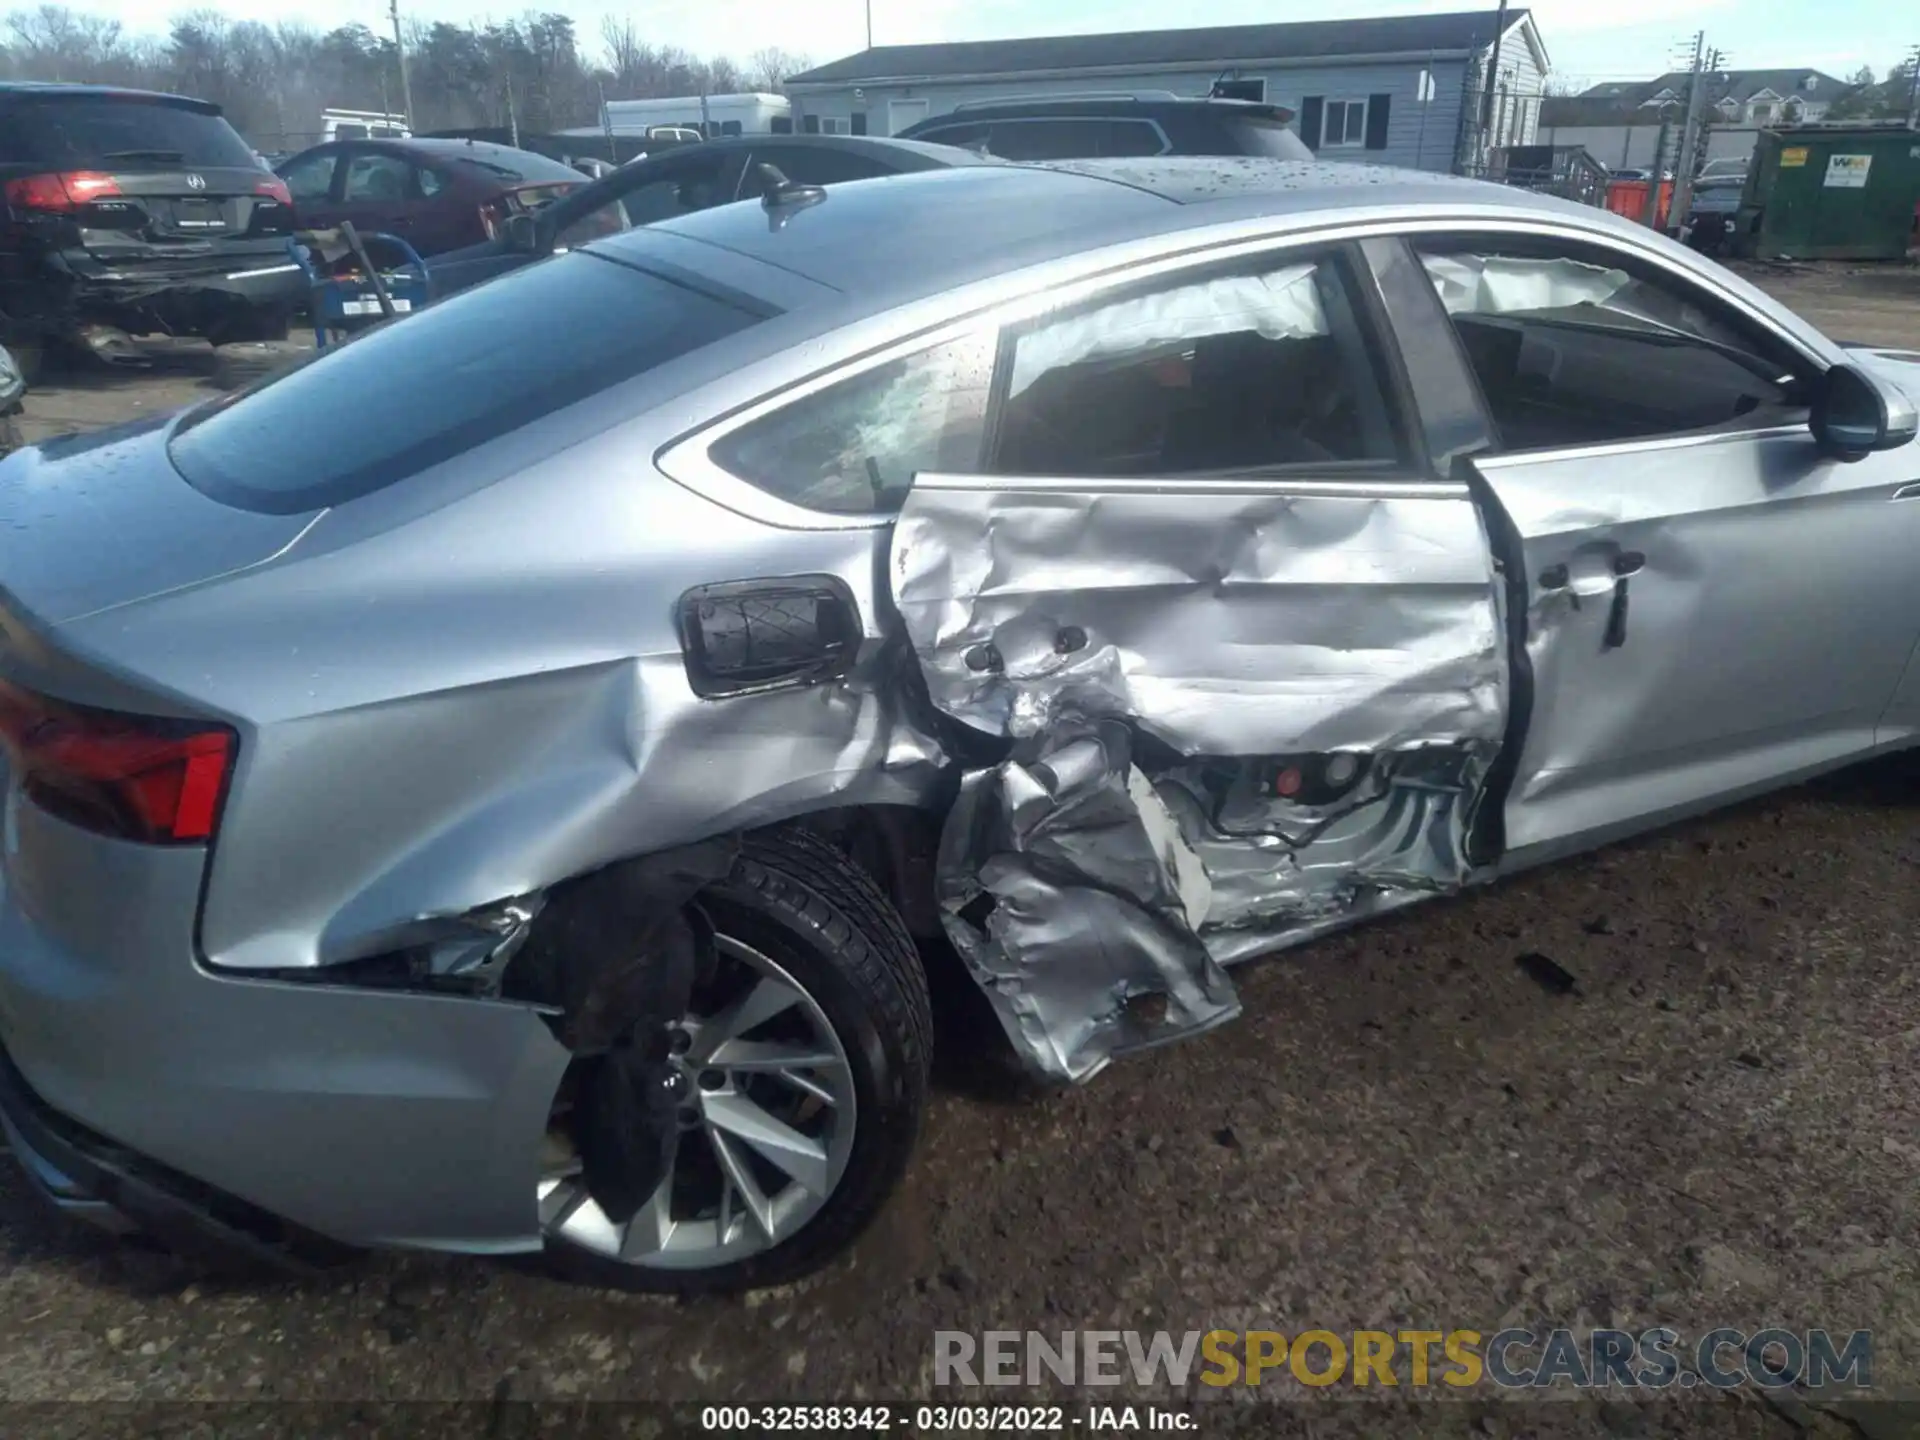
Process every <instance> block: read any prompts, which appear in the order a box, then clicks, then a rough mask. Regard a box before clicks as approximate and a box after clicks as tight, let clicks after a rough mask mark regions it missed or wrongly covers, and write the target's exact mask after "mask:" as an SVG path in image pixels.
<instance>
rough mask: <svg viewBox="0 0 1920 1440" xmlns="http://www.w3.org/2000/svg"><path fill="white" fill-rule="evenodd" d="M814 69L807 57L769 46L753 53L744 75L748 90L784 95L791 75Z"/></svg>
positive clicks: (776, 46)
mask: <svg viewBox="0 0 1920 1440" xmlns="http://www.w3.org/2000/svg"><path fill="white" fill-rule="evenodd" d="M812 68H813V61H811V60H809V59H808V58H807V57H806V56H804V55H795V54H793V53H792V52H791V51H788V50H782V49H781V48H780V47H779V46H778V45H768V46H766V47H764V48H762V49H759V50H756V51H754V52H753V55H752V56H751V57H750V58H749V59H748V61H747V68H746V70H745V72H744V73H745V77H746V82H747V86H748V88H750V89H752V90H754V91H757V92H761V93H770V94H774V95H783V94H785V93H786V85H787V77H788V76H789V75H798V74H799V73H800V72H801V71H802V70H811V69H812Z"/></svg>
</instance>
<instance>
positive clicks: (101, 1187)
mask: <svg viewBox="0 0 1920 1440" xmlns="http://www.w3.org/2000/svg"><path fill="white" fill-rule="evenodd" d="M0 1131H4V1133H5V1135H6V1139H7V1146H8V1149H10V1150H11V1151H12V1152H13V1157H14V1159H15V1161H16V1162H18V1164H19V1166H20V1168H21V1169H22V1170H24V1171H25V1172H26V1174H27V1178H28V1179H29V1180H30V1181H31V1182H32V1183H33V1186H34V1188H35V1189H36V1190H38V1191H39V1192H40V1194H41V1195H42V1196H43V1197H44V1198H45V1199H46V1200H47V1201H49V1202H50V1203H51V1204H52V1205H54V1206H55V1207H56V1208H57V1209H59V1210H61V1211H63V1212H65V1213H66V1214H68V1215H70V1216H72V1217H74V1218H75V1219H79V1220H84V1221H86V1222H87V1223H89V1224H91V1225H95V1226H97V1227H99V1228H100V1229H102V1230H105V1231H108V1232H109V1233H112V1234H126V1233H129V1232H131V1231H136V1230H138V1231H145V1232H146V1233H148V1234H151V1235H155V1236H158V1237H159V1238H161V1239H163V1240H165V1241H167V1242H168V1243H169V1244H170V1245H172V1246H173V1247H174V1248H175V1249H177V1250H181V1251H186V1252H190V1253H198V1254H204V1255H209V1256H212V1257H217V1258H219V1259H222V1260H232V1261H239V1262H241V1263H243V1264H246V1265H249V1266H256V1267H265V1268H271V1269H276V1270H289V1271H294V1272H296V1273H298V1272H303V1271H306V1270H309V1269H311V1268H312V1265H313V1262H315V1261H317V1260H319V1259H322V1258H323V1252H322V1250H321V1248H320V1247H319V1246H316V1245H314V1244H313V1243H311V1242H310V1241H309V1239H308V1237H306V1236H304V1235H301V1234H298V1233H297V1232H294V1231H292V1230H290V1229H289V1227H287V1226H286V1225H284V1224H283V1223H282V1222H281V1221H279V1220H278V1219H277V1218H276V1217H274V1216H271V1215H268V1214H266V1213H265V1212H264V1211H260V1210H257V1209H255V1208H254V1207H253V1206H250V1205H248V1204H246V1203H245V1202H244V1201H240V1200H236V1199H234V1198H233V1197H232V1196H229V1195H222V1194H220V1193H219V1192H217V1191H214V1190H212V1189H210V1188H209V1187H207V1186H204V1185H199V1184H196V1183H195V1182H194V1181H192V1180H190V1179H188V1178H187V1177H185V1176H182V1175H175V1174H171V1173H169V1172H167V1171H166V1170H164V1169H163V1168H162V1167H159V1166H156V1165H154V1164H152V1163H151V1162H150V1161H146V1160H143V1159H141V1158H140V1157H138V1156H135V1155H133V1154H131V1153H130V1152H128V1151H126V1150H124V1149H122V1148H121V1147H119V1146H117V1145H115V1144H113V1142H112V1141H110V1140H106V1139H104V1138H102V1137H100V1136H98V1135H94V1134H91V1133H90V1132H88V1131H87V1130H86V1129H85V1128H84V1127H82V1126H79V1125H76V1124H74V1123H73V1122H72V1121H71V1120H69V1119H67V1118H66V1117H65V1116H63V1115H60V1114H58V1113H57V1112H55V1111H53V1110H51V1109H49V1108H48V1107H47V1106H46V1105H45V1103H44V1102H42V1101H41V1099H40V1097H39V1096H37V1095H35V1094H34V1093H33V1091H32V1089H31V1088H30V1087H29V1086H28V1085H27V1082H26V1080H25V1078H24V1077H23V1076H22V1075H21V1074H20V1071H19V1070H18V1069H17V1068H16V1067H15V1065H14V1064H13V1061H12V1060H11V1059H10V1058H8V1056H7V1054H6V1052H5V1051H0Z"/></svg>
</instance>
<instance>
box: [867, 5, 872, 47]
mask: <svg viewBox="0 0 1920 1440" xmlns="http://www.w3.org/2000/svg"><path fill="white" fill-rule="evenodd" d="M867 49H869V50H871V49H873V0H867Z"/></svg>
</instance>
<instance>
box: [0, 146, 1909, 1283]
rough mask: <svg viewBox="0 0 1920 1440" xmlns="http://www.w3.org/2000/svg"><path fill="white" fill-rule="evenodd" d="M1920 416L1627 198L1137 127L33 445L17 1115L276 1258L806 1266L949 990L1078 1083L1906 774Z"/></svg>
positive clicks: (1892, 372) (17, 918) (907, 1127)
mask: <svg viewBox="0 0 1920 1440" xmlns="http://www.w3.org/2000/svg"><path fill="white" fill-rule="evenodd" d="M1915 394H1920V356H1916V355H1912V354H1902V353H1895V352H1889V351H1873V350H1868V349H1862V348H1857V347H1844V346H1841V345H1838V344H1836V343H1834V342H1833V341H1832V340H1829V339H1827V338H1826V337H1825V336H1823V335H1821V334H1819V333H1818V332H1816V331H1815V330H1813V329H1812V328H1811V327H1809V326H1808V325H1807V324H1805V323H1804V322H1802V321H1800V320H1799V319H1796V318H1795V317H1794V316H1793V315H1791V314H1789V313H1787V312H1785V311H1784V310H1782V309H1781V308H1780V307H1779V306H1777V305H1775V304H1773V303H1772V302H1771V301H1769V300H1768V299H1767V298H1765V297H1764V296H1762V295H1761V294H1759V293H1758V292H1757V291H1755V290H1754V289H1753V288H1751V287H1750V286H1748V285H1746V284H1744V283H1743V282H1741V281H1740V280H1738V279H1736V278H1735V277H1733V276H1732V275H1729V274H1728V273H1726V272H1725V271H1722V270H1720V269H1718V268H1716V267H1715V266H1713V265H1712V264H1710V263H1708V262H1706V261H1704V260H1702V259H1700V258H1699V257H1698V256H1695V255H1693V254H1690V253H1689V252H1687V251H1685V250H1683V249H1681V248H1680V247H1678V246H1676V245H1673V244H1670V243H1668V242H1666V241H1665V240H1662V239H1660V238H1658V237H1656V236H1654V235H1652V234H1650V233H1649V232H1647V231H1645V230H1643V229H1639V228H1636V227H1634V226H1631V225H1629V224H1626V223H1624V222H1621V221H1618V220H1616V218H1615V217H1613V216H1610V215H1607V214H1604V213H1602V212H1599V211H1596V210H1589V209H1578V208H1573V207H1568V206H1562V205H1559V204H1556V203H1554V202H1551V201H1547V200H1543V199H1540V198H1538V197H1535V196H1532V195H1528V194H1526V193H1523V192H1520V191H1516V190H1506V189H1499V188H1490V187H1483V186H1478V185H1473V184H1469V183H1465V182H1458V181H1449V180H1443V179H1438V178H1434V177H1428V176H1418V175H1405V174H1397V173H1394V172H1389V171H1380V170H1371V169H1367V168H1364V167H1358V166H1334V167H1324V168H1322V167H1316V166H1312V165H1289V164H1284V163H1279V162H1263V161H1240V160H1196V161H1192V162H1184V161H1159V160H1156V161H1114V162H1087V163H1071V164H1058V165H1052V166H1047V167H1036V166H1017V165H1010V166H983V167H969V168H958V169H952V170H943V171H936V172H932V173H927V174H918V175H908V176H900V177H894V178H888V179H880V180H872V181H865V182H860V183H855V184H849V185H845V186H841V187H837V188H834V189H832V190H830V191H820V190H816V189H805V188H801V187H796V186H791V185H789V186H785V187H780V188H776V189H775V191H774V192H773V193H772V194H771V195H769V196H768V198H767V199H766V200H765V201H764V202H757V203H746V204H738V205H733V206H728V207H725V208H722V209H718V210H712V211H707V212H704V213H699V214H693V215H688V216H685V217H683V218H680V219H677V220H673V221H670V222H667V223H664V224H660V225H656V226H653V227H651V228H648V229H643V230H635V231H631V232H628V233H626V234H622V235H620V236H617V237H612V238H609V239H608V240H606V241H604V242H601V243H598V244H596V245H594V246H592V247H590V248H588V249H586V250H582V251H577V252H574V253H570V254H566V255H562V256H558V257H556V258H554V259H552V260H550V261H548V262H546V263H544V264H541V265H538V266H535V267H532V268H530V269H528V270H526V271H524V272H522V273H520V274H517V275H514V276H512V277H510V278H508V279H505V280H502V281H500V282H498V283H495V284H491V285H487V286H482V287H479V288H477V289H475V290H473V291H471V292H469V293H465V294H462V295H458V296H455V297H453V298H452V299H450V300H448V301H447V302H446V303H444V304H442V305H439V306H436V307H434V308H432V309H430V310H428V311H426V312H424V313H422V314H420V315H418V316H416V317H414V318H411V319H409V320H407V321H405V322H404V323H401V324H398V325H394V326H390V327H388V328H385V329H381V330H377V331H375V332H373V333H370V334H368V335H366V336H364V337H363V338H361V339H359V340H357V341H355V342H354V343H352V344H349V345H347V346H345V347H343V348H341V349H339V350H336V351H333V352H330V353H327V354H324V355H322V356H320V357H319V358H317V359H315V360H313V361H311V362H310V363H308V364H306V365H304V366H302V367H300V368H298V369H295V370H293V371H291V372H289V373H286V374H283V375H280V376H278V377H276V378H272V379H269V380H267V381H265V382H263V383H261V384H259V385H258V386H256V387H254V388H253V389H252V390H251V391H249V392H243V393H240V394H238V395H236V396H232V397H228V398H223V399H219V400H215V401H212V402H210V403H208V404H205V405H202V406H199V407H197V408H195V409H192V410H189V411H187V412H186V413H184V414H183V415H180V416H178V417H176V418H172V419H166V420H154V421H150V422H145V423H141V424H138V425H135V426H132V427H130V428H126V429H121V430H117V431H111V432H104V433H98V434H93V435H88V436H84V437H77V438H71V439H65V440H59V441H54V442H49V443H45V444H42V445H40V446H38V447H34V448H29V449H27V450H24V451H22V452H20V453H19V454H17V455H15V456H13V457H11V458H10V459H9V460H7V461H6V463H5V465H4V466H0V511H3V512H4V519H5V522H6V523H5V525H4V526H0V587H4V594H3V595H0V632H3V638H0V733H3V734H4V740H5V745H6V764H7V779H6V810H5V841H4V855H3V860H4V866H3V870H0V876H3V879H0V886H3V888H0V1048H3V1049H4V1058H3V1059H0V1113H4V1116H5V1120H6V1130H7V1135H8V1139H9V1140H10V1142H11V1146H12V1149H13V1152H14V1154H15V1156H16V1157H17V1159H18V1160H19V1161H20V1162H21V1163H22V1164H23V1165H24V1166H25V1167H26V1169H27V1170H28V1171H29V1172H30V1173H31V1175H32V1176H33V1178H34V1179H35V1181H36V1182H37V1184H38V1185H39V1187H40V1188H41V1189H43V1190H44V1191H45V1192H47V1194H49V1195H50V1196H51V1197H52V1198H53V1199H54V1200H55V1201H56V1202H57V1203H58V1204H60V1205H61V1206H63V1207H64V1208H66V1209H68V1210H70V1211H72V1212H75V1213H77V1214H82V1215H86V1216H89V1217H91V1218H92V1219H94V1220H96V1221H98V1222H100V1223H102V1224H109V1225H120V1226H128V1225H137V1226H140V1227H144V1228H146V1229H149V1230H153V1231H156V1232H159V1233H160V1234H162V1235H164V1236H168V1237H170V1238H173V1239H175V1240H176V1241H179V1242H181V1243H198V1244H211V1245H217V1246H220V1247H222V1248H223V1250H239V1251H242V1252H245V1253H247V1254H248V1255H251V1256H254V1257H258V1258H271V1259H275V1260H278V1261H284V1262H286V1263H289V1264H305V1263H311V1262H314V1261H316V1260H318V1259H322V1258H325V1256H326V1255H328V1254H329V1253H332V1252H333V1251H334V1250H335V1249H337V1248H340V1247H363V1246H416V1247H426V1248H431V1249H438V1250H447V1251H464V1252H473V1253H490V1254H513V1253H528V1254H535V1253H542V1252H543V1253H544V1254H545V1255H546V1256H548V1257H549V1258H550V1259H551V1260H552V1261H553V1262H554V1263H555V1264H556V1265H557V1266H558V1267H560V1268H561V1269H562V1271H563V1272H564V1273H567V1274H570V1275H576V1276H581V1277H584V1278H588V1279H591V1280H595V1281H598V1282H602V1283H612V1284H624V1285H629V1286H633V1287H636V1288H641V1289H719V1288H739V1287H743V1286H751V1285H759V1284H769V1283H774V1282H779V1281H784V1280H788V1279H791V1278H792V1277H794V1276H796V1275H798V1274H801V1273H803V1272H805V1271H807V1270H808V1269H810V1268H813V1267H815V1266H817V1265H819V1264H820V1263H822V1261H823V1260H824V1259H825V1258H826V1257H828V1256H830V1255H831V1254H833V1253H834V1252H835V1251H836V1250H838V1249H839V1248H840V1247H842V1246H844V1245H845V1244H846V1243H847V1242H848V1241H849V1240H850V1239H851V1238H852V1237H853V1236H854V1235H855V1234H856V1233H857V1232H858V1231H859V1230H860V1228H861V1227H862V1225H863V1224H864V1223H865V1222H866V1221H868V1220H869V1219H870V1218H871V1217H872V1215H873V1214H874V1212H875V1211H876V1210H877V1208H878V1207H879V1206H880V1205H881V1204H882V1202H883V1201H884V1199H885V1198H886V1196H887V1194H888V1192H889V1190H890V1189H891V1188H892V1187H893V1185H894V1183H895V1182H896V1180H897V1179H898V1177H899V1176H900V1174H901V1171H902V1169H903V1167H904V1166H905V1165H906V1163H907V1159H908V1155H909V1151H910V1149H911V1147H912V1145H913V1142H914V1138H915V1134H916V1131H917V1128H918V1122H919V1117H920V1112H921V1109H922V1106H923V1102H924V1097H925V1093H926V1085H927V1067H928V1058H929V1049H930V1046H931V1037H932V1034H933V1023H932V1021H933V1017H932V1014H931V1007H930V1005H929V1000H928V984H927V969H926V967H927V966H928V965H930V964H931V965H935V966H941V965H945V966H950V967H952V971H953V973H954V974H955V975H956V976H958V977H959V978H960V980H961V982H962V985H963V987H964V986H965V985H966V984H967V983H968V977H970V980H971V983H973V984H977V986H978V987H979V990H980V992H981V993H982V994H983V995H984V997H985V1002H986V1004H988V1005H990V1006H991V1009H992V1012H993V1013H994V1014H995V1015H997V1017H998V1019H999V1021H1000V1022H1001V1024H1002V1026H1003V1027H1004V1030H1005V1033H1006V1037H1007V1041H1008V1042H1009V1045H1010V1048H1011V1051H1012V1053H1013V1054H1015V1055H1017V1056H1018V1057H1019V1058H1020V1059H1021V1060H1023V1061H1024V1062H1025V1064H1026V1065H1027V1067H1029V1068H1030V1070H1031V1071H1032V1072H1033V1073H1034V1074H1035V1075H1037V1076H1039V1077H1042V1078H1043V1079H1046V1080H1051V1081H1056V1082H1075V1081H1082V1080H1085V1079H1087V1078H1088V1077H1090V1076H1091V1075H1093V1074H1094V1073H1095V1072H1097V1071H1099V1070H1100V1069H1102V1068H1103V1067H1104V1066H1105V1065H1106V1064H1107V1063H1108V1062H1109V1061H1110V1060H1112V1059H1113V1058H1114V1057H1116V1056H1120V1055H1124V1054H1127V1053H1128V1052H1131V1051H1134V1050H1138V1049H1143V1048H1146V1047H1150V1046H1153V1045H1157V1044H1160V1043H1162V1042H1164V1041H1168V1040H1172V1039H1175V1038H1178V1037H1181V1036H1185V1035H1191V1034H1194V1033H1196V1032H1199V1031H1203V1030H1205V1029H1207V1028H1208V1027H1210V1026H1213V1025H1217V1024H1220V1023H1222V1022H1224V1021H1226V1020H1229V1019H1230V1018H1232V1016H1233V1015H1234V1014H1235V1012H1236V1009H1237V1001H1236V999H1235V994H1234V987H1233V983H1232V981H1231V980H1230V979H1229V974H1228V972H1229V969H1230V967H1231V966H1232V965H1233V964H1234V962H1237V961H1239V960H1242V959H1245V958H1248V957H1251V956H1254V955H1257V954H1259V953H1262V952H1265V951H1270V950H1273V949H1275V948H1277V947H1281V946H1286V945H1289V944H1297V943H1299V942H1301V941H1305V940H1308V939H1310V938H1312V937H1314V936H1317V935H1321V934H1324V933H1325V932H1327V931H1329V930H1332V929H1335V928H1337V927H1341V926H1346V925H1350V924H1353V923H1355V922H1357V921H1360V920H1363V919H1365V918H1367V917H1368V916H1372V915H1377V914H1380V913H1382V912H1385V911H1389V910H1393V909H1395V908H1397V907H1400V906H1404V905H1408V904H1411V903H1413V902H1415V901H1417V900H1420V899H1423V898H1425V897H1427V896H1431V895H1437V894H1441V893H1444V892H1447V891H1450V890H1454V889H1457V888H1458V887H1461V886H1463V885H1467V884H1472V883H1475V882H1478V881H1484V880H1488V879H1492V878H1494V877H1497V876H1500V875H1502V874H1505V873H1509V872H1511V871H1514V870H1517V869H1519V868H1521V867H1524V866H1527V865H1531V864H1533V863H1535V862H1537V861H1542V860H1546V859H1550V858H1552V857H1555V856H1560V855H1565V854H1567V853H1569V852H1573V851H1577V850H1581V849H1584V848H1587V847H1591V846H1594V845H1597V844H1601V843H1603V842H1605V841H1608V840H1611V839H1613V838H1615V837H1618V836H1621V835H1625V834H1628V833H1631V832H1633V831H1636V830H1642V829H1645V828H1647V827H1649V826H1653V825H1657V824H1661V823H1664V822H1667V821H1669V820H1672V819H1674V818H1675V817H1678V816H1682V815H1685V814H1688V813H1692V812H1697V811H1700V810H1703V809H1707V808H1709V807H1712V806H1715V805H1719V804H1723V803H1725V802H1727V801H1730V800H1734V799H1737V798H1739V797H1742V796H1746V795H1750V794H1752V793H1754V792H1756V791H1760V790H1764V789H1766V788H1769V787H1772V786H1779V785H1783V784H1787V783H1790V782H1793V781H1796V780H1798V779H1800V778H1802V777H1805V776H1808V775H1811V774H1814V773H1816V772H1818V771H1822V770H1826V769H1830V768H1832V767H1835V766H1839V765H1844V764H1847V763H1848V762H1850V761H1854V760H1857V759H1859V758H1861V757H1863V756H1867V755H1872V754H1875V753H1878V752H1883V751H1889V750H1894V749H1898V748H1900V747H1904V746H1909V745H1912V744H1914V743H1915V741H1916V737H1920V662H1916V659H1915V648H1916V640H1920V565H1916V564H1915V563H1914V557H1915V556H1916V555H1920V445H1916V444H1915V443H1914V434H1915V407H1914V402H1913V399H1912V398H1911V397H1912V396H1913V395H1915ZM955 993H956V994H957V995H958V996H959V998H960V999H962V1000H964V999H966V998H967V996H966V991H965V989H964V988H962V989H961V990H959V991H957V992H955ZM1117 1083H1126V1082H1124V1081H1122V1082H1117Z"/></svg>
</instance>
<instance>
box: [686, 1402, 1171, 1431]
mask: <svg viewBox="0 0 1920 1440" xmlns="http://www.w3.org/2000/svg"><path fill="white" fill-rule="evenodd" d="M700 1428H701V1429H702V1430H707V1431H713V1432H715V1433H721V1434H725V1433H733V1434H751V1435H764V1434H770V1433H789V1432H791V1433H800V1432H806V1433H815V1432H834V1433H838V1434H842V1435H846V1434H855V1435H881V1434H887V1433H891V1432H893V1431H899V1432H900V1433H902V1434H907V1435H912V1434H928V1435H938V1434H947V1433H964V1434H970V1435H980V1434H988V1435H991V1434H1004V1435H1032V1434H1038V1433H1044V1432H1050V1431H1073V1430H1080V1431H1085V1432H1086V1433H1088V1434H1095V1435H1099V1434H1111V1433H1115V1432H1119V1431H1133V1430H1146V1431H1160V1432H1163V1433H1167V1434H1173V1433H1178V1432H1183V1431H1192V1430H1196V1429H1198V1428H1199V1420H1198V1418H1197V1417H1196V1416H1194V1415H1192V1414H1191V1413H1189V1412H1188V1411H1186V1410H1182V1409H1178V1408H1175V1407H1172V1406H1160V1405H709V1406H707V1407H705V1408H704V1409H703V1410H702V1411H701V1412H700Z"/></svg>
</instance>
